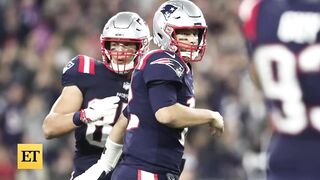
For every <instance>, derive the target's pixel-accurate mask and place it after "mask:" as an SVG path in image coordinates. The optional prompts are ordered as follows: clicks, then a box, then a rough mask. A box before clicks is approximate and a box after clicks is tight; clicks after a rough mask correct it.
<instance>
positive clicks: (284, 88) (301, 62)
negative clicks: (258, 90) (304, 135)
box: [253, 44, 320, 134]
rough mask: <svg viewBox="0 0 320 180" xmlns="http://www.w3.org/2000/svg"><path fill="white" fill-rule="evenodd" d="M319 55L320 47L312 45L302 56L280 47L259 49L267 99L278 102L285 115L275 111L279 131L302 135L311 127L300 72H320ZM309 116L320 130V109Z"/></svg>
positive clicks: (259, 69)
mask: <svg viewBox="0 0 320 180" xmlns="http://www.w3.org/2000/svg"><path fill="white" fill-rule="evenodd" d="M319 52H320V45H313V46H309V47H307V48H305V49H304V50H303V51H301V52H300V54H299V55H295V54H294V53H293V52H292V51H291V50H289V49H288V48H286V47H285V46H283V45H279V44H277V45H266V46H261V47H259V48H258V49H257V50H256V52H255V54H254V57H253V59H254V63H255V66H256V70H257V73H258V75H259V77H260V81H261V85H262V88H263V91H264V93H265V96H266V98H268V99H272V100H278V101H279V102H280V104H281V106H282V112H281V110H280V109H272V110H271V119H272V121H273V125H274V126H275V128H276V129H277V130H278V131H279V132H282V133H287V134H298V133H300V132H302V131H303V130H304V129H305V128H306V127H307V126H308V119H307V117H308V115H307V110H306V107H305V105H304V103H303V101H302V91H301V88H300V84H299V82H298V77H297V74H298V72H297V69H299V70H300V71H301V73H311V72H319V71H320V53H319ZM309 117H310V124H311V126H313V127H314V128H315V129H317V130H319V131H320V107H319V106H317V107H312V108H311V109H310V110H309Z"/></svg>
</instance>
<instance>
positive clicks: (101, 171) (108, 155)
mask: <svg viewBox="0 0 320 180" xmlns="http://www.w3.org/2000/svg"><path fill="white" fill-rule="evenodd" d="M122 147H123V145H122V144H117V143H115V142H113V141H112V140H111V139H110V138H108V139H107V142H106V145H105V150H104V152H103V153H102V154H101V157H100V159H99V160H98V161H97V163H96V164H94V165H92V166H91V167H90V168H89V169H87V170H86V171H85V172H84V173H82V174H81V175H79V176H77V177H76V178H75V179H74V180H87V179H98V178H99V177H101V176H103V175H107V174H108V173H109V172H110V171H112V170H113V169H114V168H115V166H116V164H117V163H118V161H119V159H120V157H121V154H122Z"/></svg>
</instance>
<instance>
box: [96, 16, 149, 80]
mask: <svg viewBox="0 0 320 180" xmlns="http://www.w3.org/2000/svg"><path fill="white" fill-rule="evenodd" d="M150 40H151V35H150V31H149V27H148V25H147V24H146V22H145V21H144V20H143V19H142V18H141V17H140V16H139V15H138V14H136V13H133V12H119V13H117V14H116V15H114V16H113V17H111V18H110V19H109V21H108V22H107V23H106V24H105V26H104V28H103V31H102V34H101V35H100V43H101V51H102V59H103V61H104V63H105V65H106V67H107V68H108V69H110V70H112V71H114V72H116V73H119V74H126V73H129V72H131V71H132V70H133V69H134V67H135V65H136V64H137V63H138V61H139V59H140V58H141V56H142V55H143V54H145V53H146V52H148V51H149V43H150ZM111 42H121V43H124V44H125V43H136V47H137V48H136V52H135V53H132V52H126V53H125V54H124V53H123V52H120V51H118V52H117V55H116V56H117V57H112V54H111V51H110V44H111ZM114 54H115V53H113V56H115V55H114ZM119 56H127V57H130V56H132V57H133V59H130V60H128V62H125V63H117V62H114V60H113V59H115V60H116V61H117V59H118V57H119ZM112 58H113V59H112Z"/></svg>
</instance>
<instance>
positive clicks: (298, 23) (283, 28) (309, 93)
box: [240, 0, 320, 180]
mask: <svg viewBox="0 0 320 180" xmlns="http://www.w3.org/2000/svg"><path fill="white" fill-rule="evenodd" d="M248 8H249V9H251V10H250V11H249V9H248ZM240 17H241V18H242V20H243V21H244V26H243V27H244V33H245V35H246V38H247V42H248V50H249V54H250V56H251V58H252V63H253V70H252V72H253V73H252V74H253V76H254V77H255V79H256V80H257V81H258V82H259V84H260V86H261V88H262V90H263V92H264V95H265V98H266V104H267V107H268V110H269V117H270V119H271V122H272V126H273V128H274V133H273V136H272V138H271V141H270V145H269V148H268V169H267V179H269V180H287V179H288V180H289V179H290V180H302V179H308V180H316V179H319V177H320V171H319V167H320V155H319V152H320V93H319V92H320V85H319V84H320V53H319V52H320V44H319V41H320V38H319V37H320V36H319V30H320V0H282V1H280V0H261V1H252V0H250V1H247V0H246V1H244V2H243V4H242V5H241V6H240Z"/></svg>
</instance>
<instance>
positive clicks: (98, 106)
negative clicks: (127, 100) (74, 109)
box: [80, 96, 120, 123]
mask: <svg viewBox="0 0 320 180" xmlns="http://www.w3.org/2000/svg"><path fill="white" fill-rule="evenodd" d="M119 101H120V98H119V97H118V96H111V97H106V98H104V99H94V100H92V101H90V102H89V104H88V107H87V108H86V109H81V110H80V120H81V121H82V122H84V123H90V122H95V121H97V120H101V119H102V118H103V117H113V118H114V116H115V114H116V111H117V107H118V102H119ZM106 119H107V118H106ZM109 119H110V118H109ZM112 122H113V119H112ZM110 123H111V121H110Z"/></svg>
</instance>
